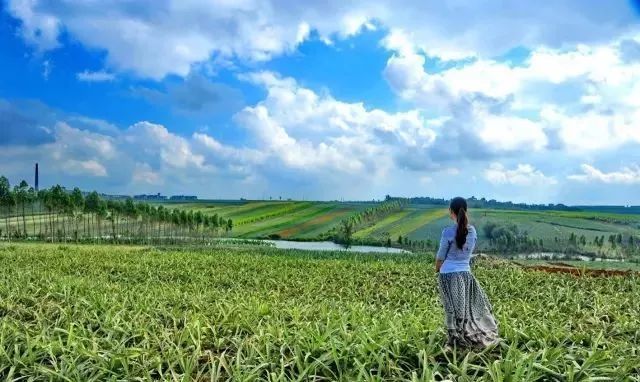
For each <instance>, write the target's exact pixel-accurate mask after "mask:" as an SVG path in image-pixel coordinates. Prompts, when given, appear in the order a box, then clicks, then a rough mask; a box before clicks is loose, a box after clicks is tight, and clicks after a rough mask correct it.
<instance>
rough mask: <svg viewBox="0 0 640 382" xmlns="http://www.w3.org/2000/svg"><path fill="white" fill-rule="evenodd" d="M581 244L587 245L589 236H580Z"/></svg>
mask: <svg viewBox="0 0 640 382" xmlns="http://www.w3.org/2000/svg"><path fill="white" fill-rule="evenodd" d="M580 244H581V245H587V238H586V237H585V236H584V235H581V236H580Z"/></svg>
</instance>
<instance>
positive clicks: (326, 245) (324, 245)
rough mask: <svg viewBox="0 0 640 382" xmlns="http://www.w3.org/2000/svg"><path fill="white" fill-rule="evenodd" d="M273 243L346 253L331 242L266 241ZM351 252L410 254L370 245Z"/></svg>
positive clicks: (353, 247)
mask: <svg viewBox="0 0 640 382" xmlns="http://www.w3.org/2000/svg"><path fill="white" fill-rule="evenodd" d="M264 241H265V242H266V243H272V244H273V245H274V246H275V247H276V248H280V249H306V250H309V251H344V250H345V249H344V247H343V246H341V245H340V244H336V243H333V242H330V241H288V240H264ZM348 251H349V252H382V253H410V252H409V251H406V250H404V249H399V248H386V247H373V246H369V245H354V246H351V247H350V248H349V249H348Z"/></svg>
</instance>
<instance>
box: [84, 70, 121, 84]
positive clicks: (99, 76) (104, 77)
mask: <svg viewBox="0 0 640 382" xmlns="http://www.w3.org/2000/svg"><path fill="white" fill-rule="evenodd" d="M76 77H77V78H78V80H79V81H84V82H104V81H113V80H114V79H115V78H116V76H115V74H113V73H109V72H106V71H104V70H98V71H96V72H91V71H88V70H85V71H83V72H80V73H78V74H77V75H76Z"/></svg>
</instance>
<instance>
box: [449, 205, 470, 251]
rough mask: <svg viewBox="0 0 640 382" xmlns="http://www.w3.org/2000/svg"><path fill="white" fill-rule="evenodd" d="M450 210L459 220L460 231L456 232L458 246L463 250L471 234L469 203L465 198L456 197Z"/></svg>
mask: <svg viewBox="0 0 640 382" xmlns="http://www.w3.org/2000/svg"><path fill="white" fill-rule="evenodd" d="M449 209H450V210H451V212H453V213H454V214H455V215H456V217H457V218H458V229H457V230H456V245H457V246H458V248H459V249H462V246H463V245H464V243H466V242H467V234H468V233H469V228H467V226H468V225H469V219H468V218H467V201H466V200H464V198H461V197H459V196H458V197H456V198H453V199H451V204H449Z"/></svg>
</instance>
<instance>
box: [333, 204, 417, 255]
mask: <svg viewBox="0 0 640 382" xmlns="http://www.w3.org/2000/svg"><path fill="white" fill-rule="evenodd" d="M408 205H409V201H408V200H407V199H401V198H396V199H393V200H387V201H385V202H383V203H380V204H378V205H376V206H373V207H369V208H367V209H365V210H363V211H360V212H357V213H355V214H353V215H351V216H349V217H347V218H345V219H342V220H341V221H340V224H339V225H338V227H336V228H333V229H331V230H330V231H329V232H327V233H326V234H325V235H324V236H325V237H326V238H330V239H331V240H333V241H334V242H335V243H340V244H342V245H344V246H345V247H346V248H349V247H350V246H351V244H352V243H353V234H354V233H355V232H356V231H358V230H360V229H362V228H364V227H366V226H370V225H372V224H375V223H376V222H377V221H379V220H380V219H384V218H385V217H387V216H389V215H391V214H392V213H394V212H397V211H401V210H402V209H404V208H405V207H406V206H408Z"/></svg>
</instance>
